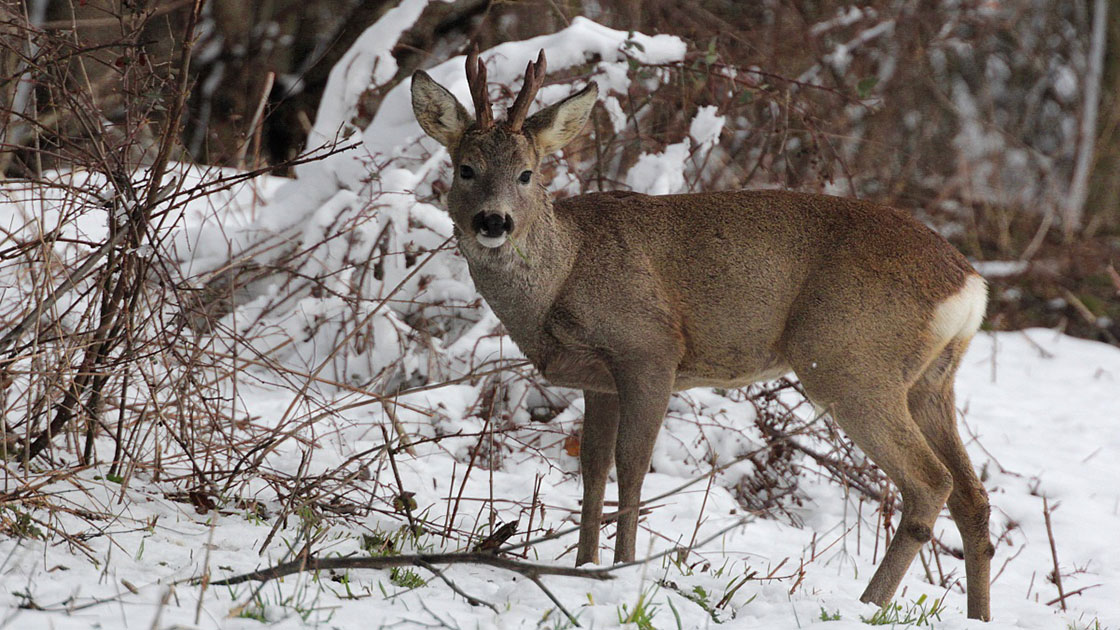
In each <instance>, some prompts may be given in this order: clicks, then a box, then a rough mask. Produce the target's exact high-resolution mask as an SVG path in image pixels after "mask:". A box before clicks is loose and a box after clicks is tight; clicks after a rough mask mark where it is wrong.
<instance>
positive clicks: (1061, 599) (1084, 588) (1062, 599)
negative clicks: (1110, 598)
mask: <svg viewBox="0 0 1120 630" xmlns="http://www.w3.org/2000/svg"><path fill="white" fill-rule="evenodd" d="M1098 586H1101V585H1100V584H1090V585H1089V586H1082V587H1081V588H1079V589H1076V590H1072V591H1070V592H1068V593H1066V594H1065V595H1062V596H1060V597H1055V598H1054V599H1052V600H1050V601H1048V602H1046V605H1047V606H1053V605H1054V604H1057V603H1059V602H1061V604H1062V610H1065V609H1066V601H1065V600H1066V598H1067V597H1073V596H1074V595H1080V594H1082V593H1084V592H1085V591H1087V590H1089V589H1091V588H1097V587H1098Z"/></svg>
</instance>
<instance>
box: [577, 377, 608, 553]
mask: <svg viewBox="0 0 1120 630" xmlns="http://www.w3.org/2000/svg"><path fill="white" fill-rule="evenodd" d="M583 400H584V414H583V435H582V437H581V438H580V446H579V468H580V475H581V476H582V478H583V510H582V514H581V516H580V521H579V547H578V550H577V552H576V566H579V565H581V564H587V563H589V562H591V563H595V564H598V563H599V527H600V525H601V522H602V519H603V494H604V493H605V492H606V488H607V475H608V474H609V473H610V470H611V463H612V462H613V461H614V443H615V439H616V436H617V434H618V396H616V395H614V394H603V393H599V392H591V391H584V392H583Z"/></svg>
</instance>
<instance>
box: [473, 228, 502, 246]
mask: <svg viewBox="0 0 1120 630" xmlns="http://www.w3.org/2000/svg"><path fill="white" fill-rule="evenodd" d="M475 238H476V239H477V240H478V243H479V244H480V245H482V246H483V247H489V248H490V249H493V248H495V247H501V246H502V245H505V242H506V235H505V234H502V235H501V236H483V235H482V233H481V232H479V233H478V234H475Z"/></svg>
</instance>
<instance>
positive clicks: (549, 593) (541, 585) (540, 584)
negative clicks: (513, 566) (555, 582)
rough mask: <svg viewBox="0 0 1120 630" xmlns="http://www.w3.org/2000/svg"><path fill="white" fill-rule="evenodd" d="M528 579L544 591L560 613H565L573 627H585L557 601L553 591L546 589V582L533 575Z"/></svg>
mask: <svg viewBox="0 0 1120 630" xmlns="http://www.w3.org/2000/svg"><path fill="white" fill-rule="evenodd" d="M526 577H528V578H529V579H530V580H532V581H533V584H536V585H537V588H539V589H541V590H542V591H544V594H545V595H547V596H548V598H549V599H551V600H552V603H553V604H556V607H557V608H559V609H560V612H562V613H564V616H565V617H567V618H568V621H570V622H572V625H573V626H575V627H577V628H582V627H583V626H581V625H580V623H579V620H578V619H576V618H575V616H573V615H572V613H570V612H568V609H567V608H564V604H561V603H560V600H559V599H556V596H555V595H553V594H552V591H550V590H548V587H546V586H545V585H544V582H541V579H540V578H539V577H537V576H536V575H531V574H530V575H527V576H526Z"/></svg>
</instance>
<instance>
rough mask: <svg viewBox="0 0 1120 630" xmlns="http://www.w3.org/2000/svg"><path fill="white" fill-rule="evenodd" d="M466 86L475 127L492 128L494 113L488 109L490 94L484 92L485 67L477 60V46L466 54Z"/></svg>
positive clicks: (472, 47)
mask: <svg viewBox="0 0 1120 630" xmlns="http://www.w3.org/2000/svg"><path fill="white" fill-rule="evenodd" d="M467 85H468V86H470V89H471V99H472V100H473V101H474V115H475V126H477V127H478V128H479V129H489V128H490V127H493V126H494V112H493V111H492V110H491V108H490V93H489V92H488V91H487V90H486V66H485V64H483V63H482V60H481V59H479V58H478V44H475V45H473V46H471V50H470V52H469V53H467Z"/></svg>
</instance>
